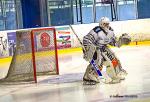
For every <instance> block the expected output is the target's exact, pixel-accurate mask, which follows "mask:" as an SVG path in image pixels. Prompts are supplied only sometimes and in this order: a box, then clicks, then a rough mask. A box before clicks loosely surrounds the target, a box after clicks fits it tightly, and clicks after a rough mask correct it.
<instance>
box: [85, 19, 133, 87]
mask: <svg viewBox="0 0 150 102" xmlns="http://www.w3.org/2000/svg"><path fill="white" fill-rule="evenodd" d="M109 23H110V21H109V19H108V18H107V17H102V18H101V19H100V22H99V26H96V27H94V28H93V29H92V30H91V31H90V32H89V33H88V34H87V35H85V36H84V37H83V46H84V50H83V53H84V59H85V60H86V61H89V62H90V61H91V60H92V59H94V60H95V63H96V64H97V66H98V67H99V68H100V69H102V68H103V66H106V72H107V75H108V76H109V80H106V83H119V82H120V81H121V79H124V77H122V76H121V75H126V74H127V73H126V71H125V70H124V69H122V66H121V64H120V61H119V60H118V58H117V57H116V56H115V54H114V53H113V52H112V51H111V49H110V48H109V47H108V45H112V46H117V47H121V45H123V44H129V43H130V42H131V38H130V37H129V36H128V34H122V36H120V37H119V39H118V40H117V38H116V37H115V35H114V31H113V29H112V28H111V27H110V26H109ZM83 81H84V83H86V84H96V83H99V82H100V78H99V76H98V75H97V73H96V71H95V70H94V68H93V66H92V65H91V64H89V65H88V66H87V69H86V72H85V74H84V76H83Z"/></svg>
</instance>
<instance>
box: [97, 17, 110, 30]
mask: <svg viewBox="0 0 150 102" xmlns="http://www.w3.org/2000/svg"><path fill="white" fill-rule="evenodd" d="M109 23H110V20H109V18H107V17H102V18H101V19H100V22H99V26H100V27H102V28H108V27H109Z"/></svg>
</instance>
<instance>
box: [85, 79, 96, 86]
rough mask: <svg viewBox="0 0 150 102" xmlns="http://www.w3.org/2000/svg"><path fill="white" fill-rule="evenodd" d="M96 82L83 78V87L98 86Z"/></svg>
mask: <svg viewBox="0 0 150 102" xmlns="http://www.w3.org/2000/svg"><path fill="white" fill-rule="evenodd" d="M96 83H97V82H96V81H94V80H87V79H85V78H83V85H96Z"/></svg>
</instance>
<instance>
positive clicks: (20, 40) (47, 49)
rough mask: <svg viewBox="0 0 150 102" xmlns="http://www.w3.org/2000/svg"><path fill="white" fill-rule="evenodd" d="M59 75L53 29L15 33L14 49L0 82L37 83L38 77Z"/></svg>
mask: <svg viewBox="0 0 150 102" xmlns="http://www.w3.org/2000/svg"><path fill="white" fill-rule="evenodd" d="M47 74H59V71H58V58H57V44H56V34H55V29H54V28H41V29H34V30H21V31H17V32H16V49H15V52H14V55H13V58H12V61H11V64H10V67H9V70H8V74H7V76H6V77H5V78H4V79H2V80H0V82H5V83H6V82H7V83H11V82H37V76H38V75H47Z"/></svg>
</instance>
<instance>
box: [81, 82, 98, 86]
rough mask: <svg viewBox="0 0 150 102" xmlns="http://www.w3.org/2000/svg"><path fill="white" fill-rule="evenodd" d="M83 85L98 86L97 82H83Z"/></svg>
mask: <svg viewBox="0 0 150 102" xmlns="http://www.w3.org/2000/svg"><path fill="white" fill-rule="evenodd" d="M83 85H96V82H83Z"/></svg>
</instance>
